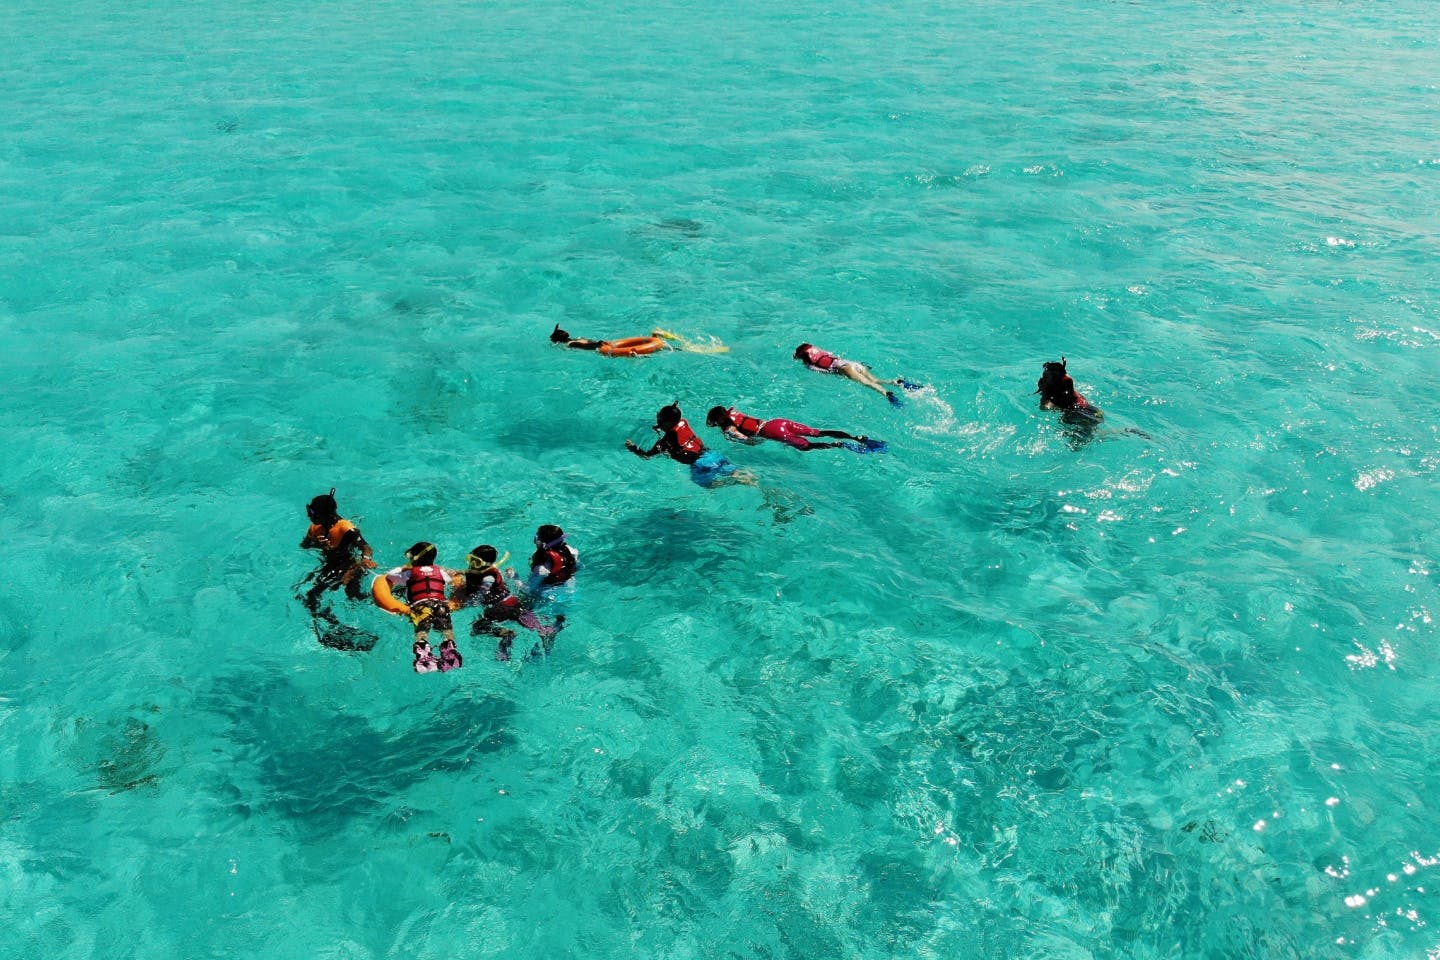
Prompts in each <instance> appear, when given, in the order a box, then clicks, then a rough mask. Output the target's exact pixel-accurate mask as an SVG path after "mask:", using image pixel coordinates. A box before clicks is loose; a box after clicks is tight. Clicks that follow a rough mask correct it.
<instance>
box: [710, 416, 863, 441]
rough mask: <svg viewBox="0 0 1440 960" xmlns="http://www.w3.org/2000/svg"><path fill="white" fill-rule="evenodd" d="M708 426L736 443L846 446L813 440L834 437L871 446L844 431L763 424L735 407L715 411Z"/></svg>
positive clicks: (778, 421)
mask: <svg viewBox="0 0 1440 960" xmlns="http://www.w3.org/2000/svg"><path fill="white" fill-rule="evenodd" d="M705 423H706V424H707V425H709V426H712V427H717V428H718V429H719V430H720V431H721V432H722V433H724V434H725V437H726V439H729V440H734V441H735V442H736V443H748V444H756V443H759V442H760V441H762V440H775V441H778V442H780V443H783V444H785V445H786V446H789V447H794V448H795V449H796V450H828V449H831V448H833V447H840V446H844V444H840V443H815V442H813V441H811V440H810V438H811V437H834V438H835V439H837V440H850V441H852V442H855V443H859V444H868V443H869V442H870V441H869V439H868V438H867V437H858V436H856V435H855V434H853V433H846V432H845V431H843V430H818V429H816V428H815V427H812V426H810V425H808V424H804V423H798V422H796V421H794V420H785V419H782V418H778V417H777V418H774V419H770V420H762V419H760V418H759V417H752V416H750V414H748V413H741V412H740V411H739V410H736V409H735V408H734V407H711V408H710V412H709V413H707V414H706V415H705Z"/></svg>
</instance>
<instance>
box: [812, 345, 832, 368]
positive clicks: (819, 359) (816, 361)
mask: <svg viewBox="0 0 1440 960" xmlns="http://www.w3.org/2000/svg"><path fill="white" fill-rule="evenodd" d="M839 359H840V358H839V357H837V356H835V354H833V353H829V352H827V351H825V350H821V349H820V348H819V347H816V346H812V347H811V348H810V349H809V350H806V351H805V362H806V363H808V364H810V366H812V367H819V368H820V369H821V370H829V369H830V368H831V367H833V366H835V361H836V360H839Z"/></svg>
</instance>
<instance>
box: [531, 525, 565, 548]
mask: <svg viewBox="0 0 1440 960" xmlns="http://www.w3.org/2000/svg"><path fill="white" fill-rule="evenodd" d="M564 542H565V531H564V530H561V529H560V528H559V527H557V526H555V524H553V523H547V524H544V525H542V526H541V527H540V529H538V530H536V531H535V546H537V547H539V548H540V549H541V550H554V549H555V548H556V547H558V546H560V544H562V543H564Z"/></svg>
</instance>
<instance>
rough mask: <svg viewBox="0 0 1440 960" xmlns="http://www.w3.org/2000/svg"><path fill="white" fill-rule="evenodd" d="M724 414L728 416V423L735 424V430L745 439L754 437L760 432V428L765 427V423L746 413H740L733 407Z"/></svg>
mask: <svg viewBox="0 0 1440 960" xmlns="http://www.w3.org/2000/svg"><path fill="white" fill-rule="evenodd" d="M725 412H726V413H728V414H730V422H731V423H733V424H735V429H736V430H739V431H740V432H741V433H743V434H745V436H747V437H753V436H755V435H756V434H758V433H759V432H760V428H761V427H762V426H764V425H765V421H764V420H761V419H760V418H759V417H752V416H750V414H748V413H741V412H740V411H739V410H736V409H735V408H734V407H731V408H730V409H729V410H727V411H725Z"/></svg>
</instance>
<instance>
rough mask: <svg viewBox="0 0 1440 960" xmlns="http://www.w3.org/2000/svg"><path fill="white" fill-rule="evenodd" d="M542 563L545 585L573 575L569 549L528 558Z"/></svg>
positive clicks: (533, 565) (540, 552)
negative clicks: (545, 574)
mask: <svg viewBox="0 0 1440 960" xmlns="http://www.w3.org/2000/svg"><path fill="white" fill-rule="evenodd" d="M682 422H683V421H682ZM542 564H543V565H545V566H547V567H549V568H550V574H549V576H547V577H546V578H545V585H546V586H554V585H555V584H557V583H564V582H565V581H566V580H569V579H570V578H571V577H573V576H575V554H574V553H573V552H571V551H570V550H561V549H558V548H557V549H552V550H544V549H541V550H536V551H535V555H534V556H533V557H531V558H530V568H531V569H532V570H533V569H534V568H536V567H538V566H540V565H542Z"/></svg>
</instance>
